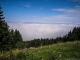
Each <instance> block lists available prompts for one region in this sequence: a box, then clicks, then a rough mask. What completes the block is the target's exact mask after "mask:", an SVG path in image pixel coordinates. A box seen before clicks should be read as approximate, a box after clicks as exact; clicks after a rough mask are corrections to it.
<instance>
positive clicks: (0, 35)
mask: <svg viewBox="0 0 80 60" xmlns="http://www.w3.org/2000/svg"><path fill="white" fill-rule="evenodd" d="M1 9H2V8H1V6H0V50H2V51H3V50H5V49H8V48H9V43H10V42H9V26H8V24H7V23H6V22H5V20H4V17H3V11H2V10H1Z"/></svg>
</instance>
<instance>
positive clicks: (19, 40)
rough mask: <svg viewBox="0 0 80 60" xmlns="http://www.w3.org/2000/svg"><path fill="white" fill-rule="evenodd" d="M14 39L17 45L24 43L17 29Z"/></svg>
mask: <svg viewBox="0 0 80 60" xmlns="http://www.w3.org/2000/svg"><path fill="white" fill-rule="evenodd" d="M14 39H15V43H17V42H22V41H23V39H22V36H21V34H20V32H19V31H18V30H17V29H16V30H15V35H14Z"/></svg>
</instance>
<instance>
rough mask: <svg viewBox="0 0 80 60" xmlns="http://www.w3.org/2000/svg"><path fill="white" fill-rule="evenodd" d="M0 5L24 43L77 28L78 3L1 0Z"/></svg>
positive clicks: (79, 20) (70, 0)
mask: <svg viewBox="0 0 80 60" xmlns="http://www.w3.org/2000/svg"><path fill="white" fill-rule="evenodd" d="M0 5H1V7H2V11H3V14H4V17H5V21H6V22H7V23H8V25H9V26H10V29H18V30H19V31H20V33H21V35H22V37H23V40H31V39H36V38H56V37H57V36H63V35H65V34H67V33H68V32H69V31H70V30H72V29H73V28H74V27H78V26H80V0H0Z"/></svg>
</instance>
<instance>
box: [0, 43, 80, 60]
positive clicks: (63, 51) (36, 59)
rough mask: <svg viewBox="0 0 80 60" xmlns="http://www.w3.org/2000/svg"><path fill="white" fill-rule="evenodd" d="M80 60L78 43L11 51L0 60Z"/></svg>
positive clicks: (79, 44)
mask: <svg viewBox="0 0 80 60" xmlns="http://www.w3.org/2000/svg"><path fill="white" fill-rule="evenodd" d="M74 59H75V60H80V41H74V42H66V43H58V44H53V45H47V46H43V47H38V48H35V49H32V50H31V49H27V48H25V49H23V50H18V49H15V50H12V51H9V52H5V53H4V54H3V55H1V56H0V60H74Z"/></svg>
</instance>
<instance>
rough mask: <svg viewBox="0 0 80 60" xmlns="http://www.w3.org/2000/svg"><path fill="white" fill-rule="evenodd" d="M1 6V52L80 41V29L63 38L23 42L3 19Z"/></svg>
mask: <svg viewBox="0 0 80 60" xmlns="http://www.w3.org/2000/svg"><path fill="white" fill-rule="evenodd" d="M1 9H2V8H1V6H0V50H1V51H4V50H11V49H14V48H18V49H23V48H30V47H39V46H44V45H50V44H56V43H60V42H63V43H64V42H67V41H75V40H80V27H74V29H73V30H72V31H70V32H68V34H66V35H64V36H63V37H56V38H41V39H34V40H30V41H23V39H22V36H21V34H20V32H19V31H18V30H17V29H15V30H13V29H9V26H8V24H7V22H5V20H4V17H3V11H2V10H1Z"/></svg>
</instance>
